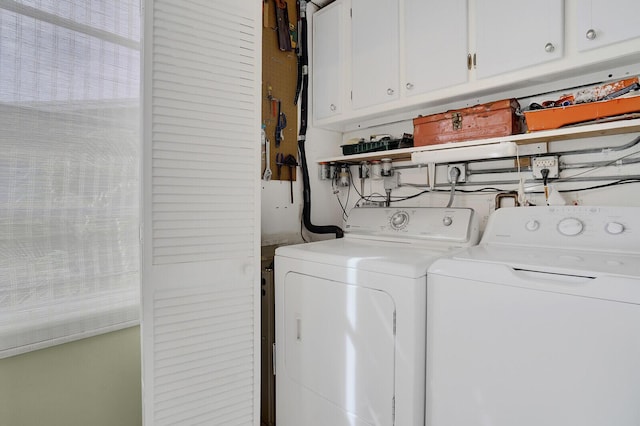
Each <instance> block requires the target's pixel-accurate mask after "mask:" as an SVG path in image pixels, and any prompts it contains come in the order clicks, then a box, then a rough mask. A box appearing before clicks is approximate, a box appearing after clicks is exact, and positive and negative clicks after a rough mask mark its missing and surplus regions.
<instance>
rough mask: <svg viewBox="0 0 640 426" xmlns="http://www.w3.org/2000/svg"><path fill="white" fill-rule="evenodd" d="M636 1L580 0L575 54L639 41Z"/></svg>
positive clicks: (639, 32)
mask: <svg viewBox="0 0 640 426" xmlns="http://www.w3.org/2000/svg"><path fill="white" fill-rule="evenodd" d="M638 16H640V2H639V1H638V0H606V1H605V0H580V1H579V2H578V34H577V37H578V50H580V51H583V50H588V49H593V48H595V47H600V46H605V45H607V44H612V43H616V42H619V41H624V40H628V39H631V38H635V37H640V25H638Z"/></svg>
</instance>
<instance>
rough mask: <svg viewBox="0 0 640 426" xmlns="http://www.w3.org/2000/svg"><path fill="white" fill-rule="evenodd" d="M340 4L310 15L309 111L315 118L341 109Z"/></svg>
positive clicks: (342, 85) (341, 16)
mask: <svg viewBox="0 0 640 426" xmlns="http://www.w3.org/2000/svg"><path fill="white" fill-rule="evenodd" d="M343 46H344V4H343V3H341V2H335V3H333V4H332V5H330V6H327V7H326V8H324V9H322V10H320V11H319V12H318V13H316V14H314V15H313V49H312V51H313V62H312V68H311V78H312V81H313V111H314V117H315V118H316V119H318V120H321V119H324V118H328V117H331V116H334V115H337V114H340V113H341V112H342V108H343V103H344V84H345V78H344V71H343V69H344V48H343Z"/></svg>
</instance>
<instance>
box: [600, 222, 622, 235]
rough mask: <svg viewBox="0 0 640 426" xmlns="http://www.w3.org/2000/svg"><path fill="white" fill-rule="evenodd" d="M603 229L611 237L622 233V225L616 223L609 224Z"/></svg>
mask: <svg viewBox="0 0 640 426" xmlns="http://www.w3.org/2000/svg"><path fill="white" fill-rule="evenodd" d="M604 229H605V231H607V232H608V233H609V234H611V235H618V234H622V233H623V232H624V225H623V224H621V223H618V222H609V223H607V224H606V226H605V227H604Z"/></svg>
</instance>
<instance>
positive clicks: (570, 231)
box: [558, 217, 584, 237]
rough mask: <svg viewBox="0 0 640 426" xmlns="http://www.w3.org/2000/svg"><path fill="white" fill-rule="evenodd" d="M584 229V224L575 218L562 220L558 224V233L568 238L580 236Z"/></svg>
mask: <svg viewBox="0 0 640 426" xmlns="http://www.w3.org/2000/svg"><path fill="white" fill-rule="evenodd" d="M583 229H584V224H583V223H582V222H580V221H579V220H578V219H576V218H573V217H568V218H566V219H562V220H561V221H560V223H558V232H560V233H561V234H562V235H565V236H567V237H573V236H575V235H578V234H579V233H581V232H582V230H583Z"/></svg>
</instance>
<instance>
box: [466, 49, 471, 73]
mask: <svg viewBox="0 0 640 426" xmlns="http://www.w3.org/2000/svg"><path fill="white" fill-rule="evenodd" d="M467 69H468V70H470V69H471V53H469V54H468V55H467Z"/></svg>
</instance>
